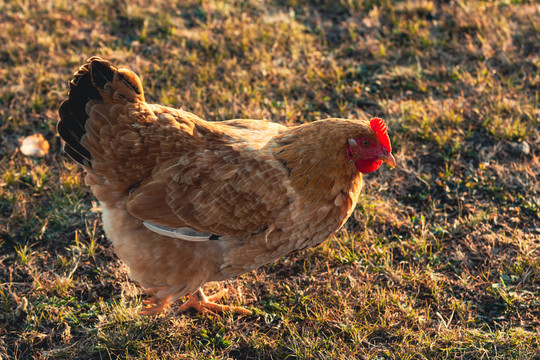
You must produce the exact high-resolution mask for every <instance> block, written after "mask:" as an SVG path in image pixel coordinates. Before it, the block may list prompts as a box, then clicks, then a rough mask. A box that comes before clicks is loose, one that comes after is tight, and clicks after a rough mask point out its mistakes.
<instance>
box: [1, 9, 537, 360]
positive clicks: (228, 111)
mask: <svg viewBox="0 0 540 360" xmlns="http://www.w3.org/2000/svg"><path fill="white" fill-rule="evenodd" d="M92 55H98V56H101V57H104V58H106V59H109V60H111V61H113V62H114V63H115V64H117V65H118V66H121V67H128V68H131V69H132V70H134V71H135V72H137V73H138V74H139V75H140V76H141V78H142V80H143V84H144V87H145V89H146V98H147V100H149V101H150V102H157V103H161V104H165V105H170V106H174V107H182V108H184V109H186V110H189V111H191V112H193V113H195V114H197V115H199V116H201V117H203V118H206V119H209V120H225V119H231V118H256V119H258V118H266V119H270V120H272V121H275V122H280V123H287V124H293V123H302V122H310V121H314V120H317V119H321V118H326V117H346V118H366V117H371V116H380V117H382V118H384V119H385V120H386V121H387V123H388V125H389V128H390V130H389V131H390V137H391V141H392V145H393V149H394V154H395V156H396V160H397V167H396V168H395V169H393V170H390V169H389V168H388V167H387V166H383V167H381V169H380V170H379V171H377V172H375V173H372V174H368V175H366V176H365V177H364V180H365V186H364V189H363V191H362V194H361V197H360V199H359V204H358V206H357V209H356V211H355V213H354V215H353V216H352V217H351V219H350V220H349V221H348V222H347V224H346V225H345V226H344V228H343V229H342V230H341V231H340V232H339V233H338V234H337V235H336V236H335V237H334V238H333V239H332V240H330V241H327V242H326V243H324V244H322V245H321V246H319V247H317V248H314V249H309V250H305V251H302V252H299V253H297V254H295V255H293V256H289V257H286V258H283V259H281V260H279V261H278V262H276V263H274V264H271V265H268V266H265V267H263V268H260V269H258V270H256V271H253V272H251V273H248V274H246V275H243V276H241V277H239V278H235V279H231V280H229V281H226V282H223V283H218V284H209V285H207V287H206V288H205V289H206V292H207V293H213V292H216V291H218V290H220V289H222V288H228V289H229V294H228V296H227V297H226V298H225V299H224V300H223V301H224V302H226V303H228V304H237V305H240V304H241V305H244V306H246V307H248V308H250V309H252V310H253V311H254V314H253V315H252V316H239V315H234V314H224V315H218V316H212V315H200V314H195V313H187V314H180V313H178V312H177V311H176V310H177V309H178V306H179V304H175V305H174V306H173V307H172V309H170V310H169V311H168V312H166V313H165V314H164V315H160V316H157V317H144V316H141V315H139V313H138V312H139V310H140V308H141V301H142V300H143V299H144V294H143V292H142V290H141V288H140V287H139V286H138V284H136V283H134V282H132V281H131V280H130V279H129V272H128V269H127V267H126V266H125V265H124V264H123V263H122V262H121V261H120V260H118V258H117V257H116V256H115V255H114V252H113V248H112V246H111V243H110V242H109V240H107V239H106V237H105V235H104V233H103V230H102V227H101V220H100V208H99V205H98V204H97V202H96V200H95V198H93V196H92V194H91V193H90V192H89V189H88V187H86V186H85V185H84V176H83V172H82V171H81V169H80V168H79V167H78V166H76V165H75V164H74V163H73V162H72V161H71V160H70V159H69V158H67V157H66V156H65V155H64V154H63V153H62V148H61V143H60V139H59V137H58V135H57V133H56V130H55V127H56V122H57V121H58V115H57V109H58V107H59V105H60V103H61V102H62V100H63V99H65V98H66V96H67V92H68V81H69V80H70V79H71V76H72V74H73V72H74V71H75V70H76V69H77V68H78V67H79V66H80V65H81V64H82V63H84V61H85V60H86V59H87V58H89V57H90V56H92ZM539 91H540V5H538V3H537V2H535V1H532V0H531V1H519V0H500V1H491V0H486V1H478V0H471V1H461V0H455V1H454V0H451V1H442V2H439V1H424V0H418V1H413V0H405V1H396V2H394V1H389V0H340V1H323V0H313V1H302V0H275V1H268V2H263V1H260V0H246V1H241V2H235V1H232V0H230V1H222V0H209V1H164V0H158V1H153V2H152V4H151V5H149V4H148V2H147V1H142V0H127V1H112V0H82V1H76V2H71V1H67V0H41V1H38V0H13V1H6V0H0V359H124V358H125V359H139V358H160V359H540V355H539V354H540V183H539V175H540V131H539V129H540V126H539V118H540V110H539V108H540V106H539V105H540V103H539V101H540V99H539ZM35 132H37V133H41V134H43V135H44V137H45V138H46V139H47V140H48V141H49V142H50V145H51V149H50V153H49V154H48V155H47V156H45V157H44V158H31V157H25V156H24V155H23V154H21V152H20V151H19V150H18V147H19V142H18V141H19V139H20V138H22V137H24V136H27V135H30V134H32V133H35Z"/></svg>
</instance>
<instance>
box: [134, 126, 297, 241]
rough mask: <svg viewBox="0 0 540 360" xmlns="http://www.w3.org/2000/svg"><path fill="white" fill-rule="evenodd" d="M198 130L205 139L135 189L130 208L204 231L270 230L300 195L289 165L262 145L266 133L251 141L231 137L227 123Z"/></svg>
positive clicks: (150, 218)
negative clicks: (290, 180) (280, 211)
mask: <svg viewBox="0 0 540 360" xmlns="http://www.w3.org/2000/svg"><path fill="white" fill-rule="evenodd" d="M226 125H227V126H225V127H230V126H229V125H230V124H226ZM277 130H279V129H278V128H276V129H271V130H269V131H270V133H273V132H276V131H277ZM224 131H225V133H224ZM235 131H236V130H235ZM240 131H242V130H240ZM197 132H198V135H199V136H201V137H202V138H204V139H205V141H204V145H203V146H200V147H198V148H195V149H193V150H192V151H190V152H188V153H185V154H183V155H182V156H181V157H179V158H177V159H174V160H170V161H167V162H165V163H163V164H161V165H160V166H159V167H157V168H156V169H155V170H154V172H153V173H152V176H151V177H150V178H149V179H147V180H146V181H144V182H143V183H142V184H141V185H140V187H138V188H137V189H136V190H134V191H133V193H132V194H131V195H130V197H129V199H128V203H127V209H128V211H129V212H130V213H131V214H132V215H133V216H135V217H137V218H139V219H141V220H143V221H145V222H147V223H152V224H156V225H160V226H165V227H169V228H180V227H188V228H191V229H194V230H196V231H197V232H201V233H210V234H216V235H237V236H245V235H250V234H254V233H258V232H260V231H263V230H265V229H266V228H267V227H268V224H269V223H270V222H271V221H272V220H273V219H274V218H275V217H276V216H277V213H278V211H279V210H281V209H283V208H284V207H286V206H287V205H288V204H289V203H290V202H291V201H292V200H293V198H294V193H293V190H292V188H291V186H290V184H289V180H288V174H287V171H286V169H285V168H284V167H283V165H282V164H281V163H280V162H279V161H277V160H276V159H275V158H274V157H273V155H272V154H271V152H270V151H269V150H268V149H267V147H263V148H261V141H260V140H261V136H260V135H261V134H259V136H257V141H256V142H255V143H251V142H250V141H249V139H245V138H243V139H238V138H234V137H233V138H231V136H229V135H230V133H231V132H229V134H227V133H226V132H227V130H226V129H225V130H223V129H221V130H219V129H218V131H211V130H209V129H208V127H206V128H200V127H198V128H197ZM233 132H234V131H233ZM244 135H245V134H244ZM266 135H267V138H271V137H270V136H269V135H268V134H266ZM262 138H264V136H262ZM267 142H268V141H267ZM254 144H255V145H254Z"/></svg>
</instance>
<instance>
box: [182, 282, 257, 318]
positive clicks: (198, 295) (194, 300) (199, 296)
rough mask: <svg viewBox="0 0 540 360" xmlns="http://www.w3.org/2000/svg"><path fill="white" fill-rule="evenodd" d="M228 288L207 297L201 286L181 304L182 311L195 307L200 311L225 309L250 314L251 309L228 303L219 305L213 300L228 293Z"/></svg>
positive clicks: (207, 311) (213, 311) (209, 311)
mask: <svg viewBox="0 0 540 360" xmlns="http://www.w3.org/2000/svg"><path fill="white" fill-rule="evenodd" d="M227 291H228V290H227V289H223V290H221V291H220V292H218V293H217V294H214V295H211V296H208V297H206V295H204V293H203V291H202V289H201V288H199V289H197V290H195V291H194V292H192V293H191V294H189V295H188V301H186V302H185V303H184V304H183V305H182V306H180V311H181V312H184V311H186V310H188V309H195V310H197V311H198V312H200V313H203V314H204V313H210V314H216V313H222V312H224V311H227V312H233V313H239V314H242V315H250V314H251V311H249V310H248V309H246V308H243V307H241V306H228V305H219V304H216V303H215V302H213V301H214V300H218V299H220V298H222V297H223V295H225V294H226V293H227Z"/></svg>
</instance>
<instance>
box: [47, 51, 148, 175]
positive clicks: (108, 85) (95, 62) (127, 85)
mask: <svg viewBox="0 0 540 360" xmlns="http://www.w3.org/2000/svg"><path fill="white" fill-rule="evenodd" d="M135 102H144V93H143V89H142V85H141V82H140V80H139V77H138V76H137V75H135V73H133V72H132V71H130V70H126V69H118V68H116V67H115V66H114V65H112V64H111V63H110V62H109V61H106V60H103V59H101V58H99V57H91V58H90V59H88V61H87V63H86V64H84V65H83V66H81V67H80V68H79V70H78V71H77V72H76V73H75V75H74V77H73V80H71V82H70V92H69V98H68V100H66V101H64V102H63V103H62V105H60V109H59V113H60V121H59V122H58V125H57V130H58V134H59V135H60V137H61V138H62V140H64V142H65V143H64V151H65V152H66V153H67V154H68V155H69V156H70V157H71V158H72V159H73V160H75V161H76V162H78V163H79V164H81V165H83V166H86V167H90V168H91V167H92V155H91V151H90V149H88V148H87V147H88V146H87V147H85V146H83V141H82V138H83V136H84V135H85V134H86V133H87V131H88V129H87V127H86V122H87V120H88V119H89V117H90V111H91V110H90V109H91V106H88V105H92V104H97V103H102V104H104V105H105V106H106V107H107V108H108V109H111V108H112V107H113V106H114V105H115V104H126V103H135ZM114 118H115V117H114V116H106V117H105V120H104V121H107V122H110V121H111V120H114ZM108 125H111V124H110V123H109V124H108Z"/></svg>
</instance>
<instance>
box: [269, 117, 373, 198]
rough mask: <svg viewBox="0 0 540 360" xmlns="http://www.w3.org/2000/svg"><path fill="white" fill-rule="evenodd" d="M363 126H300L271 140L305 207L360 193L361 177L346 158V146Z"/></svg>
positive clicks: (351, 123) (326, 122)
mask: <svg viewBox="0 0 540 360" xmlns="http://www.w3.org/2000/svg"><path fill="white" fill-rule="evenodd" d="M366 126H369V124H367V125H366V124H364V123H363V122H361V121H352V120H341V119H328V120H322V121H317V122H313V123H310V124H305V125H300V126H297V127H294V128H290V129H289V130H287V131H285V132H283V133H282V134H280V135H278V136H277V137H276V138H275V145H274V149H273V153H274V156H275V157H276V158H277V159H278V160H280V161H281V162H282V163H283V164H284V165H285V167H286V168H287V169H288V170H289V178H290V180H291V183H292V185H293V187H294V188H295V190H296V191H298V192H299V193H300V194H301V195H302V196H303V197H304V199H306V201H307V202H308V203H312V204H315V205H320V204H322V203H325V202H328V201H334V199H335V198H336V196H337V195H338V194H339V193H340V192H345V193H349V192H351V191H352V192H354V193H357V192H358V191H359V189H360V186H361V182H362V175H361V174H360V173H359V172H358V170H357V169H356V166H355V164H354V162H352V161H351V160H349V158H348V157H347V153H346V146H347V140H348V139H349V138H354V137H355V136H357V134H358V133H359V132H361V130H362V129H364V128H365V127H366Z"/></svg>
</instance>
